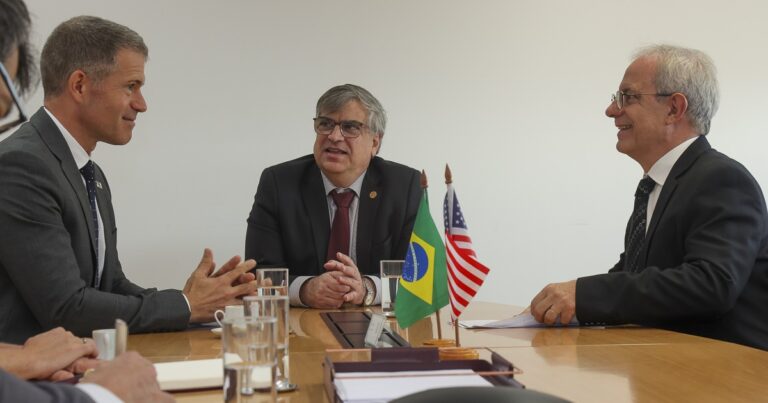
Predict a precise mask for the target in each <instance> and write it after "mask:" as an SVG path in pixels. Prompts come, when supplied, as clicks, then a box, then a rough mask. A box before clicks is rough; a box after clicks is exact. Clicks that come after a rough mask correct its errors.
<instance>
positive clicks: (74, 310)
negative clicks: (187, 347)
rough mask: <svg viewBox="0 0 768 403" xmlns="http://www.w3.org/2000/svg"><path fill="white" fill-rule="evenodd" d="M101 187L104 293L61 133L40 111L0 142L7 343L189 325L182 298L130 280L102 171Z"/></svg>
mask: <svg viewBox="0 0 768 403" xmlns="http://www.w3.org/2000/svg"><path fill="white" fill-rule="evenodd" d="M96 180H97V181H98V182H99V183H101V185H102V186H101V187H97V193H96V198H97V202H98V205H99V211H100V213H101V218H102V221H103V224H104V234H103V236H104V237H105V241H106V253H105V258H104V271H103V273H102V278H101V284H100V288H99V289H96V288H93V284H94V272H95V270H96V267H97V266H96V258H95V256H96V255H95V252H94V251H95V250H96V241H95V239H96V238H95V235H94V231H95V230H94V225H93V221H92V219H91V210H90V205H89V203H88V196H87V193H86V190H85V185H84V184H83V179H82V176H81V174H80V172H79V170H78V169H77V166H76V165H75V161H74V158H73V157H72V153H71V152H70V150H69V147H68V146H67V144H66V141H65V140H64V137H63V135H62V133H61V132H60V131H59V130H58V128H57V127H56V125H55V124H54V122H53V121H52V120H51V119H50V117H49V116H48V114H47V113H46V112H45V111H44V110H43V109H42V108H41V109H40V110H39V111H38V112H37V113H35V115H34V116H32V118H31V120H30V121H29V122H27V123H25V124H24V125H22V126H21V128H20V129H19V130H18V131H17V132H16V133H14V134H13V135H11V136H10V137H9V138H8V139H6V140H5V141H3V142H2V143H0V228H2V231H0V340H2V341H7V342H13V343H23V342H24V340H26V339H27V338H28V337H30V336H33V335H35V334H38V333H40V332H43V331H45V330H48V329H51V328H54V327H56V326H63V327H64V328H66V329H67V330H70V331H72V332H73V333H75V334H77V335H81V336H90V333H91V331H92V330H94V329H100V328H111V327H114V321H115V319H116V318H121V319H123V320H125V321H126V322H127V323H128V326H129V328H130V330H131V331H132V332H143V331H160V330H178V329H184V328H185V327H186V326H187V323H188V321H189V315H190V313H189V309H188V307H187V304H186V302H185V301H184V296H183V295H182V294H181V292H180V291H178V290H165V291H157V290H155V289H144V288H141V287H139V286H137V285H136V284H133V283H132V282H130V281H129V280H128V279H127V278H126V277H125V275H124V274H123V270H122V268H121V266H120V260H119V259H118V256H117V228H116V227H115V213H114V210H113V209H112V196H111V193H110V189H109V184H108V183H107V180H106V178H105V177H104V173H103V172H102V171H101V168H99V167H98V166H97V167H96Z"/></svg>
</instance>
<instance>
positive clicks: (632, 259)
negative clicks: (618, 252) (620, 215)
mask: <svg viewBox="0 0 768 403" xmlns="http://www.w3.org/2000/svg"><path fill="white" fill-rule="evenodd" d="M654 186H656V182H654V181H653V179H651V177H650V176H646V177H645V178H643V179H641V180H640V183H638V184H637V190H635V209H634V210H633V211H632V216H631V217H630V218H629V225H628V226H627V236H626V239H624V245H625V254H624V270H627V271H637V269H638V267H637V261H638V259H639V257H640V249H642V246H643V241H644V240H645V228H646V222H647V216H648V195H650V194H651V191H652V190H653V187H654Z"/></svg>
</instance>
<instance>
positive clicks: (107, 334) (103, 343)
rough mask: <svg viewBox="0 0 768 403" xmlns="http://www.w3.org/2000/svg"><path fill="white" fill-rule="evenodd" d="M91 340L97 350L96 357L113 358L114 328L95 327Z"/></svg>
mask: <svg viewBox="0 0 768 403" xmlns="http://www.w3.org/2000/svg"><path fill="white" fill-rule="evenodd" d="M92 335H93V341H94V343H96V349H97V350H98V351H99V356H98V359H100V360H112V359H114V358H115V340H116V333H115V329H97V330H94V331H93V334H92Z"/></svg>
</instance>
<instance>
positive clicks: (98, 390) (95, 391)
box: [75, 383, 123, 403]
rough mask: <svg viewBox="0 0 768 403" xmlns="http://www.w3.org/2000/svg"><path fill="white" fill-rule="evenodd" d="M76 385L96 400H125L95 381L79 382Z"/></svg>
mask: <svg viewBox="0 0 768 403" xmlns="http://www.w3.org/2000/svg"><path fill="white" fill-rule="evenodd" d="M75 387H77V388H80V390H82V391H83V392H85V394H86V395H88V396H89V397H90V398H91V399H93V401H94V402H98V403H123V400H122V399H120V398H119V397H117V396H115V394H114V393H112V392H110V390H109V389H107V388H105V387H103V386H101V385H97V384H95V383H78V384H77V385H75Z"/></svg>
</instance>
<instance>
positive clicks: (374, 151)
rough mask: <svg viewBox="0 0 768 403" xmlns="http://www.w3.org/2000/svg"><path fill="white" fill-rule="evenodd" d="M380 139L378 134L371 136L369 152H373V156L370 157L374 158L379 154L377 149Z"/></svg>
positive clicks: (379, 147) (379, 145)
mask: <svg viewBox="0 0 768 403" xmlns="http://www.w3.org/2000/svg"><path fill="white" fill-rule="evenodd" d="M381 138H382V136H381V134H380V133H376V134H374V135H373V149H372V150H371V151H372V152H373V154H372V155H371V156H372V157H375V156H376V155H378V154H379V149H381Z"/></svg>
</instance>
